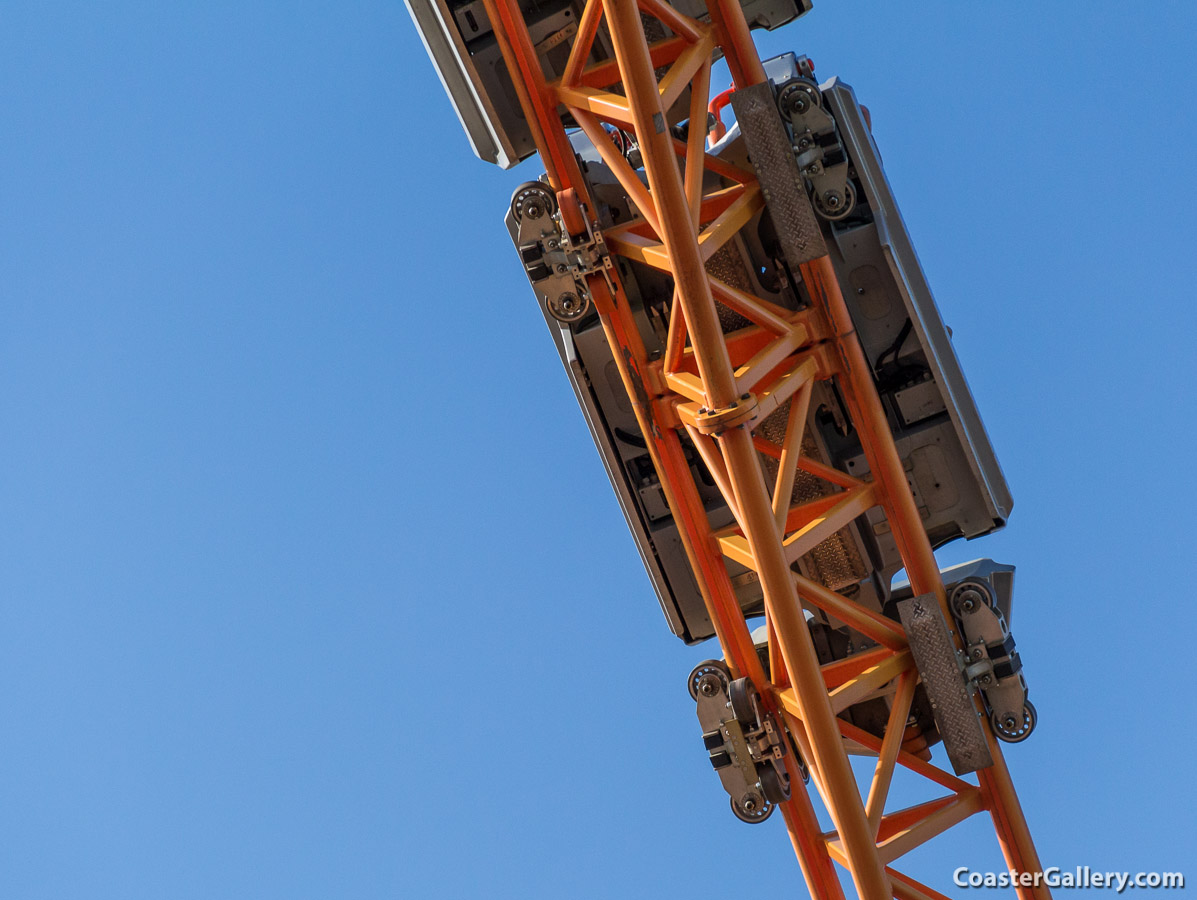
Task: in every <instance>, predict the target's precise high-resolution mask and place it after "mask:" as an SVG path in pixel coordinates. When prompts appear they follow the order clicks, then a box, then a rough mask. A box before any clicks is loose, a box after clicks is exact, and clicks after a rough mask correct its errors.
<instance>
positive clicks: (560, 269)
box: [557, 265, 565, 275]
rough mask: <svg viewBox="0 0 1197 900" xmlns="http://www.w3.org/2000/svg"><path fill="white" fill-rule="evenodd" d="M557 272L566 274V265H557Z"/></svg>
mask: <svg viewBox="0 0 1197 900" xmlns="http://www.w3.org/2000/svg"><path fill="white" fill-rule="evenodd" d="M557 274H558V275H564V274H565V266H563V265H559V266H557Z"/></svg>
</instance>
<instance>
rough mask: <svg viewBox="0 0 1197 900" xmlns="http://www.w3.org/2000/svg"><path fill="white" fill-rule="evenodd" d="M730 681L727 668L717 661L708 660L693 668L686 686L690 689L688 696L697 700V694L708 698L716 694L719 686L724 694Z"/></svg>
mask: <svg viewBox="0 0 1197 900" xmlns="http://www.w3.org/2000/svg"><path fill="white" fill-rule="evenodd" d="M730 681H731V676H730V675H729V674H728V672H727V667H726V666H725V665H724V664H723V663H722V662H720V661H719V660H717V659H708V660H705V661H704V662H700V663H699V664H698V665H696V666H695V667H694V669H693V670H692V671H691V672H690V677H689V678H688V679H687V680H686V686H687V687H689V688H690V696H691V697H692V698H693V699H694V700H697V699H698V696H699V694H702V695H703V696H704V697H709V696H712V695H714V694H716V693H718V689H719V687H720V686H721V687H722V689H723V690H724V691H725V692H726V691H727V686H728V683H729V682H730Z"/></svg>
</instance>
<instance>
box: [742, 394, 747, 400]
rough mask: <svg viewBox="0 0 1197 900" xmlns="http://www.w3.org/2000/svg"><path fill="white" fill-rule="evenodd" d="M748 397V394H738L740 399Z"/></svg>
mask: <svg viewBox="0 0 1197 900" xmlns="http://www.w3.org/2000/svg"><path fill="white" fill-rule="evenodd" d="M748 397H749V395H748V394H741V395H740V399H741V400H747V399H748Z"/></svg>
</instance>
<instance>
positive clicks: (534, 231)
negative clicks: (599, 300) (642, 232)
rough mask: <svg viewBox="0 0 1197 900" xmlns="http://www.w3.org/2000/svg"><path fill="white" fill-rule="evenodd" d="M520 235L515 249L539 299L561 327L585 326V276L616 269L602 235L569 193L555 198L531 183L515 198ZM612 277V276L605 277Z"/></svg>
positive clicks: (545, 187) (587, 303) (540, 185)
mask: <svg viewBox="0 0 1197 900" xmlns="http://www.w3.org/2000/svg"><path fill="white" fill-rule="evenodd" d="M511 214H512V216H513V217H514V218H515V221H516V224H517V227H518V229H519V233H518V235H517V238H516V245H517V247H518V248H519V253H520V260H521V261H522V262H523V264H524V271H525V272H527V274H528V280H529V281H531V282H532V287H533V289H534V290H535V291H536V296H537V297H538V298H539V299H540V301H541V302H542V303H544V305H545V309H547V310H548V312H549V315H551V316H552V317H553V318H554V319H556V320H557V321H558V322H562V323H564V324H566V325H568V324H571V323H573V322H578V321H581V320H582V319H583V318H584V317H585V316H586V314H587V313H588V312H589V311H590V292H589V290H588V289H587V287H586V276H587V275H589V274H591V273H593V272H602V273H603V274H604V275H605V276H606V270H607V269H610V268H611V266H612V262H611V257H610V255H609V254H608V253H607V246H606V244H605V243H604V242H603V236H602V235H601V234H600V233H599V231H598V229H597V228H596V227H595V226H594V223H592V222H591V221H590V219H589V218H588V217H587V216H586V214H585V212H584V211H583V209H582V205H581V203H579V201H578V197H577V194H576V193H575V192H574V190H573V189H572V188H571V189H569V190H565V191H562V192H561V194H560V195H555V194H554V193H553V191H552V190H551V189H550V188H549V186H548V185H546V184H544V183H543V182H540V181H527V182H525V183H524V184H521V185H520V186H519V187H518V188H516V189H515V193H514V194H513V195H512V197H511ZM607 277H608V278H609V276H607Z"/></svg>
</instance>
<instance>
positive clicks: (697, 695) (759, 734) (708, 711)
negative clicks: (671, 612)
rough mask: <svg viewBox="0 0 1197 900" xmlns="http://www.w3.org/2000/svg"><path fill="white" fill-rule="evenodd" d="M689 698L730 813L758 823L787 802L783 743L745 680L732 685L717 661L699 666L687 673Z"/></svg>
mask: <svg viewBox="0 0 1197 900" xmlns="http://www.w3.org/2000/svg"><path fill="white" fill-rule="evenodd" d="M689 687H690V696H691V697H693V698H694V699H695V701H697V703H698V722H699V724H700V725H701V726H702V740H703V746H704V747H706V750H707V755H708V757H709V758H710V761H711V766H712V767H713V768H714V769H715V771H716V772H718V773H719V780H720V782H722V784H723V789H724V790H725V791H727V793H728V796H729V797H730V798H731V808H732V812H733V813H735V814H736V817H737V818H739V819H741V820H742V821H744V822H749V823H752V824H755V823H757V822H763V821H765V819H767V818H769V816H770V815H772V813H773V810H774V808H775V806H776V805H777V804H778V803H782V802H784V801H786V800H788V799H789V798H790V777H789V774H788V773H787V771H786V766H785V757H786V753H787V750H786V748H787V746H788V744H789V740H788V738H787V737H786V735H785V733H784V731H783V730H782V728H781V726H780V725H778V723H777V720H776V719H775V718H774V717H773V715H772V714H771V713H769V712H768V711H767V710H766V709H765V708H764V707H763V706H762V705H761V700H760V696H759V695H758V694H757V692H756V688H754V687H753V686H752V683H751V682H750V681H749V680H748V679H747V678H737V679H735V680H734V681H733V680H732V679H731V675H730V674H729V673H728V670H727V667H726V666H725V665H724V664H723V663H722V662H720V661H718V660H713V659H712V660H707V661H706V662H703V663H699V664H698V666H697V667H695V669H694V670H693V671H692V672H691V673H690V678H689Z"/></svg>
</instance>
